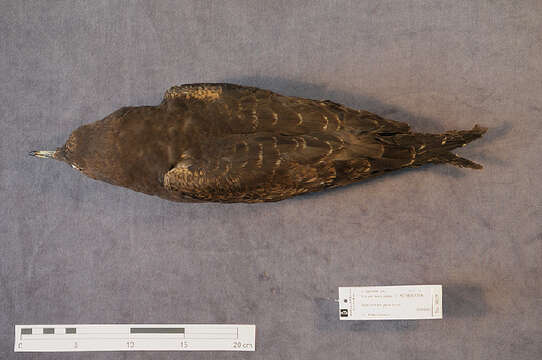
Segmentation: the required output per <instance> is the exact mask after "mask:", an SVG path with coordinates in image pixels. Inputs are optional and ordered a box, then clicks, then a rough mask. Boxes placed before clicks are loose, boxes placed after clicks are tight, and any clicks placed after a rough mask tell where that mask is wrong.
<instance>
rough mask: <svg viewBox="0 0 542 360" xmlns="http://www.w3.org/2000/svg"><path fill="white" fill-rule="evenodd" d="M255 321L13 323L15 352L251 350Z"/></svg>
mask: <svg viewBox="0 0 542 360" xmlns="http://www.w3.org/2000/svg"><path fill="white" fill-rule="evenodd" d="M255 340H256V326H255V325H225V324H119V325H109V324H106V325H104V324H100V325H98V324H96V325H94V324H93V325H15V351H16V352H25V351H27V352H50V351H145V350H165V351H254V350H255Z"/></svg>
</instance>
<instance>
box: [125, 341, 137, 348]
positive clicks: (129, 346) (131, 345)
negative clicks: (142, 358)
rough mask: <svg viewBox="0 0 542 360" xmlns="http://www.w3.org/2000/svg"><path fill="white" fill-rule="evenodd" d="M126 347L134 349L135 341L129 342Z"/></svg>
mask: <svg viewBox="0 0 542 360" xmlns="http://www.w3.org/2000/svg"><path fill="white" fill-rule="evenodd" d="M126 345H128V349H133V348H134V345H135V344H134V342H133V341H127V342H126Z"/></svg>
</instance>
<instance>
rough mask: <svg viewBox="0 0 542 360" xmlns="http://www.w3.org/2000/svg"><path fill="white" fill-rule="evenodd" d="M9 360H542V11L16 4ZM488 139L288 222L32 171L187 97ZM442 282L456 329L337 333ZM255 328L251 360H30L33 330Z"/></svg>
mask: <svg viewBox="0 0 542 360" xmlns="http://www.w3.org/2000/svg"><path fill="white" fill-rule="evenodd" d="M0 50H1V53H0V74H1V80H2V84H1V86H0V109H1V122H2V127H1V129H2V131H1V134H2V135H1V140H0V141H1V143H0V146H1V148H0V171H1V178H0V187H1V193H0V200H1V207H0V230H1V231H0V234H1V235H0V236H1V255H0V261H1V264H0V306H1V311H0V334H1V336H0V357H1V358H6V359H7V358H18V359H31V358H38V359H117V358H125V359H151V358H152V359H173V358H183V359H347V358H349V359H360V358H363V359H432V360H434V359H451V358H465V359H512V358H514V359H535V358H540V357H542V341H541V339H542V325H541V324H542V291H541V285H542V283H541V281H540V277H541V275H542V265H541V255H542V222H541V217H542V206H541V205H542V185H541V175H542V160H541V159H542V156H541V152H542V145H541V143H542V135H541V134H542V133H541V131H542V121H541V120H542V104H541V95H542V81H541V80H542V60H541V59H542V2H540V1H539V0H533V1H521V2H520V1H509V0H504V1H498V0H494V1H489V0H487V1H472V0H462V1H448V0H442V1H390V0H380V1H332V0H329V1H301V0H297V1H290V2H288V1H278V0H274V1H214V2H213V1H178V2H174V1H33V2H30V1H18V0H17V1H15V0H14V1H5V0H4V1H1V2H0ZM223 81H226V82H235V83H240V84H245V85H255V86H260V87H264V88H268V89H271V90H274V91H278V92H280V93H283V94H287V95H297V96H304V97H311V98H323V99H331V100H334V101H337V102H340V103H344V104H346V105H349V106H352V107H357V108H363V109H367V110H370V111H373V112H376V113H379V114H381V115H384V116H387V117H389V118H392V119H396V120H401V121H407V122H409V123H410V124H411V125H412V126H413V127H414V129H415V130H419V131H435V132H438V131H443V130H447V129H465V128H468V129H470V128H471V127H472V126H473V124H474V123H480V124H482V125H485V126H488V127H489V132H488V134H487V136H486V137H485V138H484V139H482V140H480V141H477V142H476V143H473V144H471V145H469V146H468V147H466V148H464V149H461V150H460V154H462V155H464V156H467V157H469V158H471V159H473V160H475V161H478V162H481V163H483V164H484V165H485V169H484V170H483V171H473V170H463V169H457V168H453V167H451V166H431V167H425V168H422V169H417V170H408V171H402V172H399V173H395V174H391V175H389V176H385V177H382V178H379V179H375V180H372V181H369V182H367V183H365V184H359V185H354V186H349V187H347V188H343V189H337V190H333V191H328V192H325V193H321V194H315V195H309V196H303V197H299V198H296V199H293V200H287V201H283V202H279V203H272V204H259V205H244V204H234V205H220V204H195V205H194V204H177V203H171V202H166V201H164V200H160V199H157V198H153V197H149V196H146V195H142V194H138V193H135V192H132V191H129V190H125V189H122V188H118V187H113V186H110V185H108V184H105V183H100V182H96V181H94V180H91V179H88V178H86V177H84V176H82V175H81V174H79V173H78V172H77V171H74V170H72V169H71V168H69V167H68V166H66V165H65V164H61V163H57V162H53V161H45V160H40V159H36V158H31V157H29V156H27V152H28V151H29V150H36V149H54V148H55V147H56V146H60V145H62V144H63V143H64V141H65V140H66V138H67V136H68V134H69V133H70V132H71V131H72V130H73V129H75V128H76V127H78V126H79V125H81V124H85V123H88V122H91V121H94V120H98V119H101V118H103V117H105V116H106V115H107V114H109V113H111V112H112V111H114V110H116V109H117V108H119V107H121V106H125V105H144V104H151V105H153V104H157V103H159V102H160V100H161V97H162V95H163V92H164V91H165V90H166V89H167V88H168V87H169V86H171V85H174V84H182V83H190V82H223ZM425 283H429V284H443V285H444V309H445V319H444V320H442V321H388V322H339V320H338V314H337V304H336V303H334V302H333V299H334V298H336V296H337V286H340V285H343V286H344V285H347V286H348V285H350V286H352V285H391V284H425ZM182 322H186V323H190V322H204V323H205V322H211V323H214V322H218V323H222V322H226V323H254V324H256V325H257V351H256V352H255V353H242V354H241V353H130V354H126V353H85V354H14V353H13V325H14V324H25V323H27V324H28V323H182Z"/></svg>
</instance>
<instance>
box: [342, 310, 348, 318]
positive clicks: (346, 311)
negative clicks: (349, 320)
mask: <svg viewBox="0 0 542 360" xmlns="http://www.w3.org/2000/svg"><path fill="white" fill-rule="evenodd" d="M346 316H348V309H341V317H346Z"/></svg>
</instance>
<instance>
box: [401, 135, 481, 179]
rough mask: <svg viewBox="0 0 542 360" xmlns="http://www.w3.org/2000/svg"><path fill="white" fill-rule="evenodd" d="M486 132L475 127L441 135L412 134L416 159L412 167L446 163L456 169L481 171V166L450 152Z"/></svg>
mask: <svg viewBox="0 0 542 360" xmlns="http://www.w3.org/2000/svg"><path fill="white" fill-rule="evenodd" d="M486 131H487V128H485V127H481V126H478V125H475V126H474V127H473V128H472V130H453V131H447V132H445V133H443V134H420V133H416V134H413V135H414V139H415V140H414V142H415V143H416V145H415V149H416V158H415V161H414V163H413V164H412V165H413V166H421V165H423V164H427V163H447V164H452V165H455V166H458V167H464V168H471V169H482V168H483V166H482V165H480V164H477V163H475V162H474V161H471V160H469V159H465V158H462V157H460V156H458V155H456V154H454V153H452V152H451V150H453V149H455V148H458V147H461V146H465V145H466V144H468V143H470V142H471V141H474V140H476V139H478V138H480V137H481V136H482V135H483V134H484V133H485V132H486Z"/></svg>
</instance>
